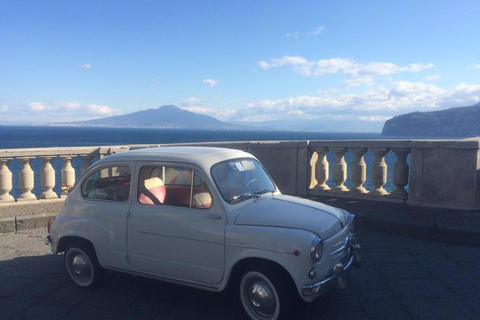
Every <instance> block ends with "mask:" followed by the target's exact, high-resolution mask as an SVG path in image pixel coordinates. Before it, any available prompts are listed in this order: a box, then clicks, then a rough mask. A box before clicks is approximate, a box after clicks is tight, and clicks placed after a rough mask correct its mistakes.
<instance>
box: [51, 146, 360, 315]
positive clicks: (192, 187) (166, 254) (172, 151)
mask: <svg viewBox="0 0 480 320" xmlns="http://www.w3.org/2000/svg"><path fill="white" fill-rule="evenodd" d="M352 231H353V215H352V214H350V213H348V212H346V211H344V210H341V209H337V208H333V207H330V206H327V205H325V204H322V203H318V202H314V201H310V200H305V199H301V198H296V197H292V196H287V195H283V194H281V192H280V191H279V190H278V188H277V187H276V186H275V184H274V182H273V181H272V179H271V178H270V177H269V175H268V174H267V172H266V171H265V169H264V168H263V167H262V165H261V164H260V163H259V162H258V160H257V159H256V158H255V157H254V156H252V155H251V154H249V153H247V152H243V151H239V150H232V149H222V148H206V147H163V148H152V149H140V150H134V151H128V152H124V153H119V154H115V155H110V156H107V157H105V158H103V159H101V160H99V161H98V162H96V163H94V164H93V165H92V166H91V167H90V168H89V169H88V170H87V171H86V172H85V173H84V174H83V175H82V177H81V178H80V179H79V181H78V183H77V184H76V185H75V187H74V188H73V189H72V190H71V192H70V193H69V195H68V197H67V199H66V201H65V204H64V206H63V208H62V210H61V212H60V213H59V214H58V216H57V217H56V218H55V219H54V220H53V221H49V235H48V236H47V238H46V243H47V244H49V245H50V246H51V250H52V252H53V253H55V254H58V253H61V252H64V258H65V266H66V269H67V272H68V274H69V275H70V277H71V278H72V280H73V281H74V282H75V283H76V284H77V285H78V286H80V287H84V288H91V287H95V286H97V285H98V284H100V283H101V280H102V278H103V277H104V271H105V269H110V270H115V271H121V272H126V273H130V274H134V275H141V276H145V277H151V278H154V279H161V280H165V281H170V282H174V283H178V284H182V285H187V286H192V287H196V288H201V289H205V290H211V291H222V290H224V289H225V288H227V286H228V287H229V288H230V287H234V288H236V291H237V292H238V293H239V295H240V300H241V303H242V305H243V307H244V309H245V312H246V313H247V314H248V316H249V317H250V318H252V319H278V318H279V317H280V316H281V315H285V314H286V313H287V311H288V310H289V305H290V304H291V302H292V301H294V300H295V299H298V298H299V297H301V298H302V299H303V300H304V301H307V302H310V301H312V300H314V299H315V298H316V297H318V296H319V295H320V294H321V293H323V292H325V291H326V290H328V289H330V288H332V287H341V288H342V287H344V286H345V272H346V271H347V270H348V269H350V267H351V266H353V265H354V266H360V264H361V255H360V250H359V249H360V246H359V245H358V244H355V243H354V242H355V241H354V240H355V239H354V237H353V235H352ZM298 300H300V299H298Z"/></svg>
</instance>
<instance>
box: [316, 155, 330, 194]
mask: <svg viewBox="0 0 480 320" xmlns="http://www.w3.org/2000/svg"><path fill="white" fill-rule="evenodd" d="M313 151H314V152H316V153H317V154H318V160H317V163H316V164H315V179H316V180H317V185H316V186H315V187H314V189H317V190H321V191H328V190H330V187H329V186H327V184H326V182H327V180H328V161H327V153H328V148H319V149H314V150H313Z"/></svg>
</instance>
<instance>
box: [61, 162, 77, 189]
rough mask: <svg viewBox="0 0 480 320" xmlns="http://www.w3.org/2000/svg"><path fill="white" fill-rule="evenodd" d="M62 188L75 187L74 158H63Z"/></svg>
mask: <svg viewBox="0 0 480 320" xmlns="http://www.w3.org/2000/svg"><path fill="white" fill-rule="evenodd" d="M60 159H62V160H63V167H62V171H61V172H62V187H73V185H74V184H75V169H74V168H73V167H72V157H70V156H62V157H60Z"/></svg>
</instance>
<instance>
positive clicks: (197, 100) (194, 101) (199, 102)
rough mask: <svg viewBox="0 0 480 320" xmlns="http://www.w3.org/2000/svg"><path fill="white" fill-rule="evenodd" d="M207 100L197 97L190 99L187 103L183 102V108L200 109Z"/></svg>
mask: <svg viewBox="0 0 480 320" xmlns="http://www.w3.org/2000/svg"><path fill="white" fill-rule="evenodd" d="M205 102H206V100H205V99H202V98H197V97H190V98H188V99H187V101H185V102H182V103H181V105H182V107H199V106H203V105H205Z"/></svg>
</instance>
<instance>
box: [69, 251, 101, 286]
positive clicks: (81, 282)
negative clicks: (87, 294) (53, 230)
mask: <svg viewBox="0 0 480 320" xmlns="http://www.w3.org/2000/svg"><path fill="white" fill-rule="evenodd" d="M65 268H66V269H67V272H68V275H69V276H70V278H71V279H72V280H73V282H75V284H76V285H78V286H79V287H82V288H95V287H97V286H98V285H99V284H101V283H102V281H103V279H104V276H105V270H104V269H103V268H102V267H101V266H100V264H99V263H98V260H97V255H96V254H95V251H94V250H93V248H91V246H89V245H86V244H85V243H82V242H74V243H72V244H70V245H69V246H68V247H67V249H66V250H65Z"/></svg>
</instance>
